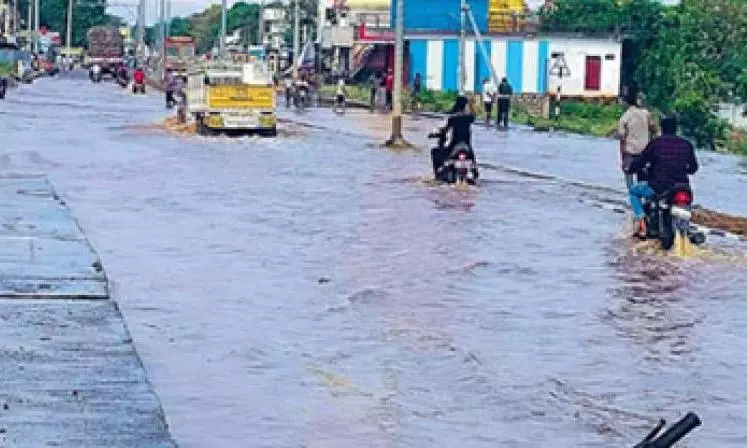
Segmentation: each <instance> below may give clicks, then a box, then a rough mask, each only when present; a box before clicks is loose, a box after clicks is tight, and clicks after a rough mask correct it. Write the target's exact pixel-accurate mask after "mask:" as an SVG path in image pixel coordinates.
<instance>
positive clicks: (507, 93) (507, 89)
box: [496, 78, 514, 129]
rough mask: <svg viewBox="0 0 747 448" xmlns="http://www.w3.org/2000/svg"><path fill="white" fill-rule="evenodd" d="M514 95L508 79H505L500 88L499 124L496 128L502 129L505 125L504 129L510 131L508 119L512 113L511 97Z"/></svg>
mask: <svg viewBox="0 0 747 448" xmlns="http://www.w3.org/2000/svg"><path fill="white" fill-rule="evenodd" d="M513 94H514V88H513V87H511V84H510V83H509V82H508V79H506V78H503V79H502V80H501V85H499V86H498V122H497V123H496V126H498V128H499V129H500V127H501V125H503V128H504V129H508V118H509V114H510V113H511V97H512V96H513Z"/></svg>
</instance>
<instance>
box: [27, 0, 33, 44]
mask: <svg viewBox="0 0 747 448" xmlns="http://www.w3.org/2000/svg"><path fill="white" fill-rule="evenodd" d="M33 10H34V8H33V5H32V4H31V2H30V1H29V9H28V11H27V17H26V31H27V32H28V35H27V36H26V38H27V39H28V45H29V47H30V48H31V49H32V51H33V43H32V41H31V36H32V34H31V30H32V29H33V28H34V26H33V16H32V14H33V12H34V11H33Z"/></svg>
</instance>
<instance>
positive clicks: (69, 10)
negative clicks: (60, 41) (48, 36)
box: [65, 0, 73, 57]
mask: <svg viewBox="0 0 747 448" xmlns="http://www.w3.org/2000/svg"><path fill="white" fill-rule="evenodd" d="M66 31H67V32H66V33H65V45H66V46H67V57H71V55H70V49H71V48H72V46H73V41H72V40H73V0H67V30H66Z"/></svg>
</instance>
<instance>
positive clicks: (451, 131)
mask: <svg viewBox="0 0 747 448" xmlns="http://www.w3.org/2000/svg"><path fill="white" fill-rule="evenodd" d="M474 122H475V112H474V105H473V104H472V102H471V101H470V100H469V99H467V97H466V96H464V95H459V96H458V97H457V99H456V102H455V103H454V106H453V107H452V108H451V111H450V112H449V116H448V117H447V119H446V122H445V123H444V125H443V126H441V127H440V128H437V129H436V130H434V132H433V134H438V135H442V136H447V135H448V136H449V137H450V139H449V141H448V144H444V145H440V144H439V145H438V146H437V147H435V148H433V149H432V150H431V160H432V162H433V171H434V174H435V176H436V178H438V173H439V171H440V170H441V167H443V165H444V163H445V162H446V161H447V160H449V158H450V157H452V153H453V151H454V148H455V147H456V145H457V144H460V143H463V144H465V145H467V147H468V148H469V153H470V158H471V159H472V161H474V162H475V163H477V160H476V159H475V153H474V150H473V149H472V124H473V123H474ZM473 174H474V176H475V180H476V179H477V177H478V173H477V169H475V170H474V172H473Z"/></svg>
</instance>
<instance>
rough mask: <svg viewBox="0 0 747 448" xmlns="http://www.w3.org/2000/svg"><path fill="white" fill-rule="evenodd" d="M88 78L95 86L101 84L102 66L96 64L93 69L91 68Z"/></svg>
mask: <svg viewBox="0 0 747 448" xmlns="http://www.w3.org/2000/svg"><path fill="white" fill-rule="evenodd" d="M88 77H89V78H90V79H91V82H93V83H94V84H96V83H100V82H101V66H100V65H98V64H94V66H93V67H91V71H89V72H88Z"/></svg>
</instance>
